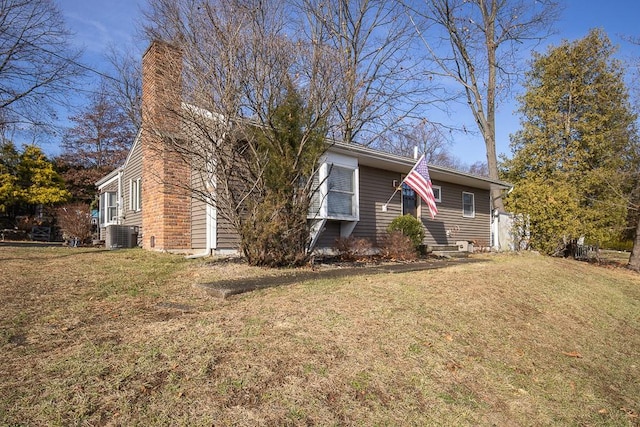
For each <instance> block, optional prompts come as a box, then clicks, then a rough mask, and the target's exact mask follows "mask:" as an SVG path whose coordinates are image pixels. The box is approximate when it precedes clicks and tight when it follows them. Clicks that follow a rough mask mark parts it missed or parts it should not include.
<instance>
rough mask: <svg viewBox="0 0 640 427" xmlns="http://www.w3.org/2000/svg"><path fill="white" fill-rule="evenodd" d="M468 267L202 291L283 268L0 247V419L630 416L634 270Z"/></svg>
mask: <svg viewBox="0 0 640 427" xmlns="http://www.w3.org/2000/svg"><path fill="white" fill-rule="evenodd" d="M479 258H480V259H481V260H483V262H481V263H476V264H468V265H460V266H455V267H448V268H445V269H439V270H429V271H424V272H412V273H406V274H392V275H376V276H366V275H363V276H359V277H347V278H344V279H340V280H319V281H310V282H305V283H300V284H296V285H291V286H283V287H279V288H270V289H266V290H263V291H260V292H254V293H250V294H245V295H241V296H237V297H233V298H231V299H229V300H217V299H213V298H211V297H209V296H207V295H206V294H205V293H204V291H203V290H202V289H200V288H198V287H196V286H193V285H194V284H196V283H201V282H208V281H211V280H215V279H217V278H219V279H225V278H229V277H238V276H240V275H243V276H245V277H254V276H259V275H261V274H264V275H267V274H268V275H272V274H279V273H278V272H275V273H274V272H273V271H267V270H262V269H252V268H248V267H247V266H243V265H241V264H236V263H210V262H203V261H197V260H195V261H194V260H191V261H187V260H185V259H183V258H181V257H178V256H173V255H167V254H156V253H149V252H144V251H142V250H122V251H96V250H87V249H68V248H8V247H0V265H1V266H2V276H1V277H0V292H1V294H2V295H3V307H2V317H1V318H0V332H1V333H0V346H1V347H2V348H1V349H0V425H12V424H20V425H65V426H66V425H97V424H109V425H445V426H458V425H483V426H484V425H486V426H489V425H500V426H502V425H509V426H512V425H515V426H518V425H522V426H539V425H576V426H578V425H607V426H608V425H611V426H637V425H639V419H638V414H639V413H640V381H639V378H640V275H638V274H637V273H633V272H630V271H627V270H624V269H620V268H610V267H609V268H604V267H599V266H596V265H590V264H587V263H580V262H576V261H570V260H564V259H552V258H546V257H541V256H535V255H501V256H493V255H481V256H479ZM180 307H187V308H188V309H180Z"/></svg>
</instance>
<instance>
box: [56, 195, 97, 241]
mask: <svg viewBox="0 0 640 427" xmlns="http://www.w3.org/2000/svg"><path fill="white" fill-rule="evenodd" d="M56 219H57V221H58V225H59V226H60V229H61V230H62V233H63V237H64V238H65V240H71V239H78V242H79V243H86V242H87V241H88V240H89V239H90V238H91V234H92V228H93V227H92V225H91V211H90V210H89V205H88V204H86V203H69V204H67V205H64V206H60V207H59V208H58V209H57V211H56Z"/></svg>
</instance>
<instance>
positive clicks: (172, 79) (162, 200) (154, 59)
mask: <svg viewBox="0 0 640 427" xmlns="http://www.w3.org/2000/svg"><path fill="white" fill-rule="evenodd" d="M181 73H182V60H181V54H180V51H179V50H178V49H177V48H175V47H173V46H171V45H169V44H167V43H164V42H159V41H154V42H153V43H152V44H151V46H150V47H149V49H147V52H146V53H145V54H144V56H143V58H142V135H141V138H142V139H141V143H142V233H143V237H142V247H143V248H145V249H153V250H171V249H189V248H191V197H190V193H189V190H188V189H186V188H180V186H179V185H176V183H183V184H184V185H188V184H189V182H190V168H189V165H188V164H187V163H186V162H185V161H184V160H183V159H182V158H181V157H180V156H179V155H177V154H176V153H175V152H174V151H173V150H172V148H171V146H170V145H169V144H168V143H165V142H164V141H166V138H167V137H168V136H172V137H179V129H180V119H179V116H178V114H179V112H180V105H181V77H180V76H181Z"/></svg>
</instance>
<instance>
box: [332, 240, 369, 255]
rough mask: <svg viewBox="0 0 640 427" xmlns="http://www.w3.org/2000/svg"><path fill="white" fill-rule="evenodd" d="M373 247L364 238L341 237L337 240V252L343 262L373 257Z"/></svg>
mask: <svg viewBox="0 0 640 427" xmlns="http://www.w3.org/2000/svg"><path fill="white" fill-rule="evenodd" d="M372 247H373V245H372V244H371V242H370V241H369V240H368V239H364V238H362V237H353V236H349V237H340V238H338V239H336V247H335V249H336V251H337V252H338V256H339V257H340V259H342V260H343V261H355V260H357V259H362V258H364V257H368V256H370V255H371V249H372Z"/></svg>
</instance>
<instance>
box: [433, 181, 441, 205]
mask: <svg viewBox="0 0 640 427" xmlns="http://www.w3.org/2000/svg"><path fill="white" fill-rule="evenodd" d="M431 188H432V189H433V198H434V199H436V202H438V203H439V202H442V197H441V196H442V189H441V187H440V186H439V185H433V186H432V187H431Z"/></svg>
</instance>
